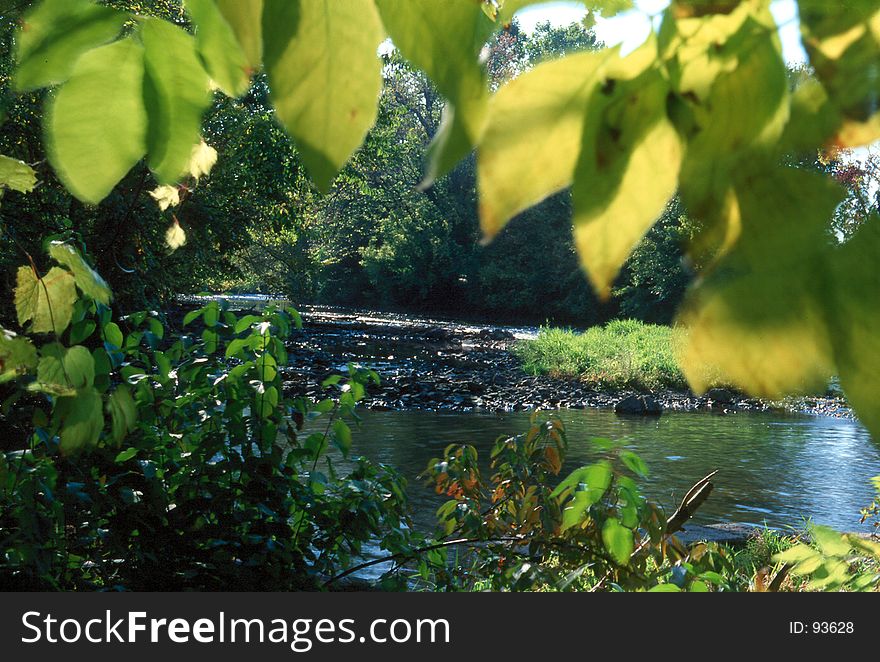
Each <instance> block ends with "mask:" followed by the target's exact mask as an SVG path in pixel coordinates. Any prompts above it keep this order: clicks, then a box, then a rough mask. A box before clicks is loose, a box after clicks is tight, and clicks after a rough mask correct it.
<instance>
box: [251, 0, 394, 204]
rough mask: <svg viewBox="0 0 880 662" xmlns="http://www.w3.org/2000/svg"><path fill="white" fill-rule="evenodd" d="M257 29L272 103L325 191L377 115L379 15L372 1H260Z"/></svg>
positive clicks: (379, 79)
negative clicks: (260, 25)
mask: <svg viewBox="0 0 880 662" xmlns="http://www.w3.org/2000/svg"><path fill="white" fill-rule="evenodd" d="M295 7H298V11H297V10H295ZM292 13H295V14H296V15H295V16H292V15H291V14H292ZM263 35H264V40H265V44H266V46H265V51H266V52H265V62H266V73H267V74H268V76H269V86H270V89H271V95H272V104H273V105H274V106H275V110H276V111H277V114H278V118H279V120H281V123H282V124H283V125H284V127H285V128H286V129H287V131H288V132H289V133H290V135H291V136H293V138H294V140H295V141H296V145H297V148H298V150H299V152H300V156H301V157H302V159H303V162H304V163H305V165H306V167H307V168H308V170H309V174H310V175H311V176H312V179H313V180H314V181H315V183H316V184H317V186H318V188H320V189H321V190H323V191H326V190H327V188H328V187H329V186H330V182H331V181H332V180H333V178H334V177H335V176H336V173H337V172H338V171H339V169H340V168H342V166H343V165H345V163H346V162H347V161H348V159H349V157H350V156H351V155H352V153H353V152H354V150H356V149H357V148H358V147H359V146H360V144H361V142H362V141H363V139H364V136H365V135H366V133H367V131H368V130H369V128H370V127H371V126H372V125H373V122H374V120H375V119H376V112H377V107H378V100H379V92H380V90H381V88H382V77H381V62H380V61H379V57H378V54H377V49H378V47H379V44H380V42H381V41H382V39H383V37H384V33H383V30H382V24H381V22H380V20H379V15H378V13H377V12H376V8H375V6H374V5H373V2H372V1H371V0H348V1H347V2H324V3H319V2H300V3H298V4H297V5H292V3H290V2H288V1H287V0H266V3H265V9H264V12H263Z"/></svg>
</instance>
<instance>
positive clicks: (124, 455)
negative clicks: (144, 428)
mask: <svg viewBox="0 0 880 662" xmlns="http://www.w3.org/2000/svg"><path fill="white" fill-rule="evenodd" d="M137 454H138V449H137V448H126V449H125V450H124V451H122V452H121V453H119V454H118V455H117V456H116V458H115V459H114V460H113V461H114V462H116V463H117V464H119V463H122V462H128V461H129V460H130V459H131V458H133V457H134V456H135V455H137Z"/></svg>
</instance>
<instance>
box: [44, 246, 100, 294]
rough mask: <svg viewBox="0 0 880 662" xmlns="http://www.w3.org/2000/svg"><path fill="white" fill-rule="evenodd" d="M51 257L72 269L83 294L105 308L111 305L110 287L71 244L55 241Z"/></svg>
mask: <svg viewBox="0 0 880 662" xmlns="http://www.w3.org/2000/svg"><path fill="white" fill-rule="evenodd" d="M49 255H51V256H52V258H53V259H54V260H55V261H56V262H58V263H59V264H62V265H64V266H65V267H67V268H68V269H70V271H71V273H73V277H74V279H75V280H76V286H77V287H78V288H79V289H80V290H82V292H83V294H85V295H87V296H90V297H92V298H93V299H94V300H95V301H98V302H100V303H103V304H104V305H105V306H109V305H110V300H111V299H112V298H113V295H112V294H111V293H110V286H109V285H107V281H105V280H104V279H103V278H101V276H100V275H99V274H98V272H97V271H95V270H94V269H92V268H91V267H90V266H89V265H88V264H87V263H86V261H85V260H84V259H83V257H82V255H80V254H79V251H78V250H76V249H75V248H74V247H73V246H71V245H70V244H65V243H63V242H60V241H53V242H52V243H51V244H50V245H49Z"/></svg>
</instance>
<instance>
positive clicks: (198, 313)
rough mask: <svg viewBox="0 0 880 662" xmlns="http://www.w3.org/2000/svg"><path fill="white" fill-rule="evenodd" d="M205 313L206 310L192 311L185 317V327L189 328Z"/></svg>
mask: <svg viewBox="0 0 880 662" xmlns="http://www.w3.org/2000/svg"><path fill="white" fill-rule="evenodd" d="M204 313H205V309H204V308H199V309H197V310H191V311H189V312H188V313H187V314H186V315H184V316H183V325H184V326H188V325H190V324H192V323H193V322H194V321H195V320H197V319H198V318H199V317H201V316H202V315H203V314H204Z"/></svg>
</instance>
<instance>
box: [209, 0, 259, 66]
mask: <svg viewBox="0 0 880 662" xmlns="http://www.w3.org/2000/svg"><path fill="white" fill-rule="evenodd" d="M217 8H218V9H219V10H220V13H221V14H223V18H225V19H226V22H227V23H229V25H230V26H231V27H232V31H233V32H234V33H235V38H236V40H237V41H238V45H239V46H240V47H241V50H242V52H243V53H244V56H245V58H246V59H247V62H248V64H249V65H250V68H251V70H253V71H256V70H257V69H259V68H260V65H262V63H263V24H262V18H263V0H217Z"/></svg>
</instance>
